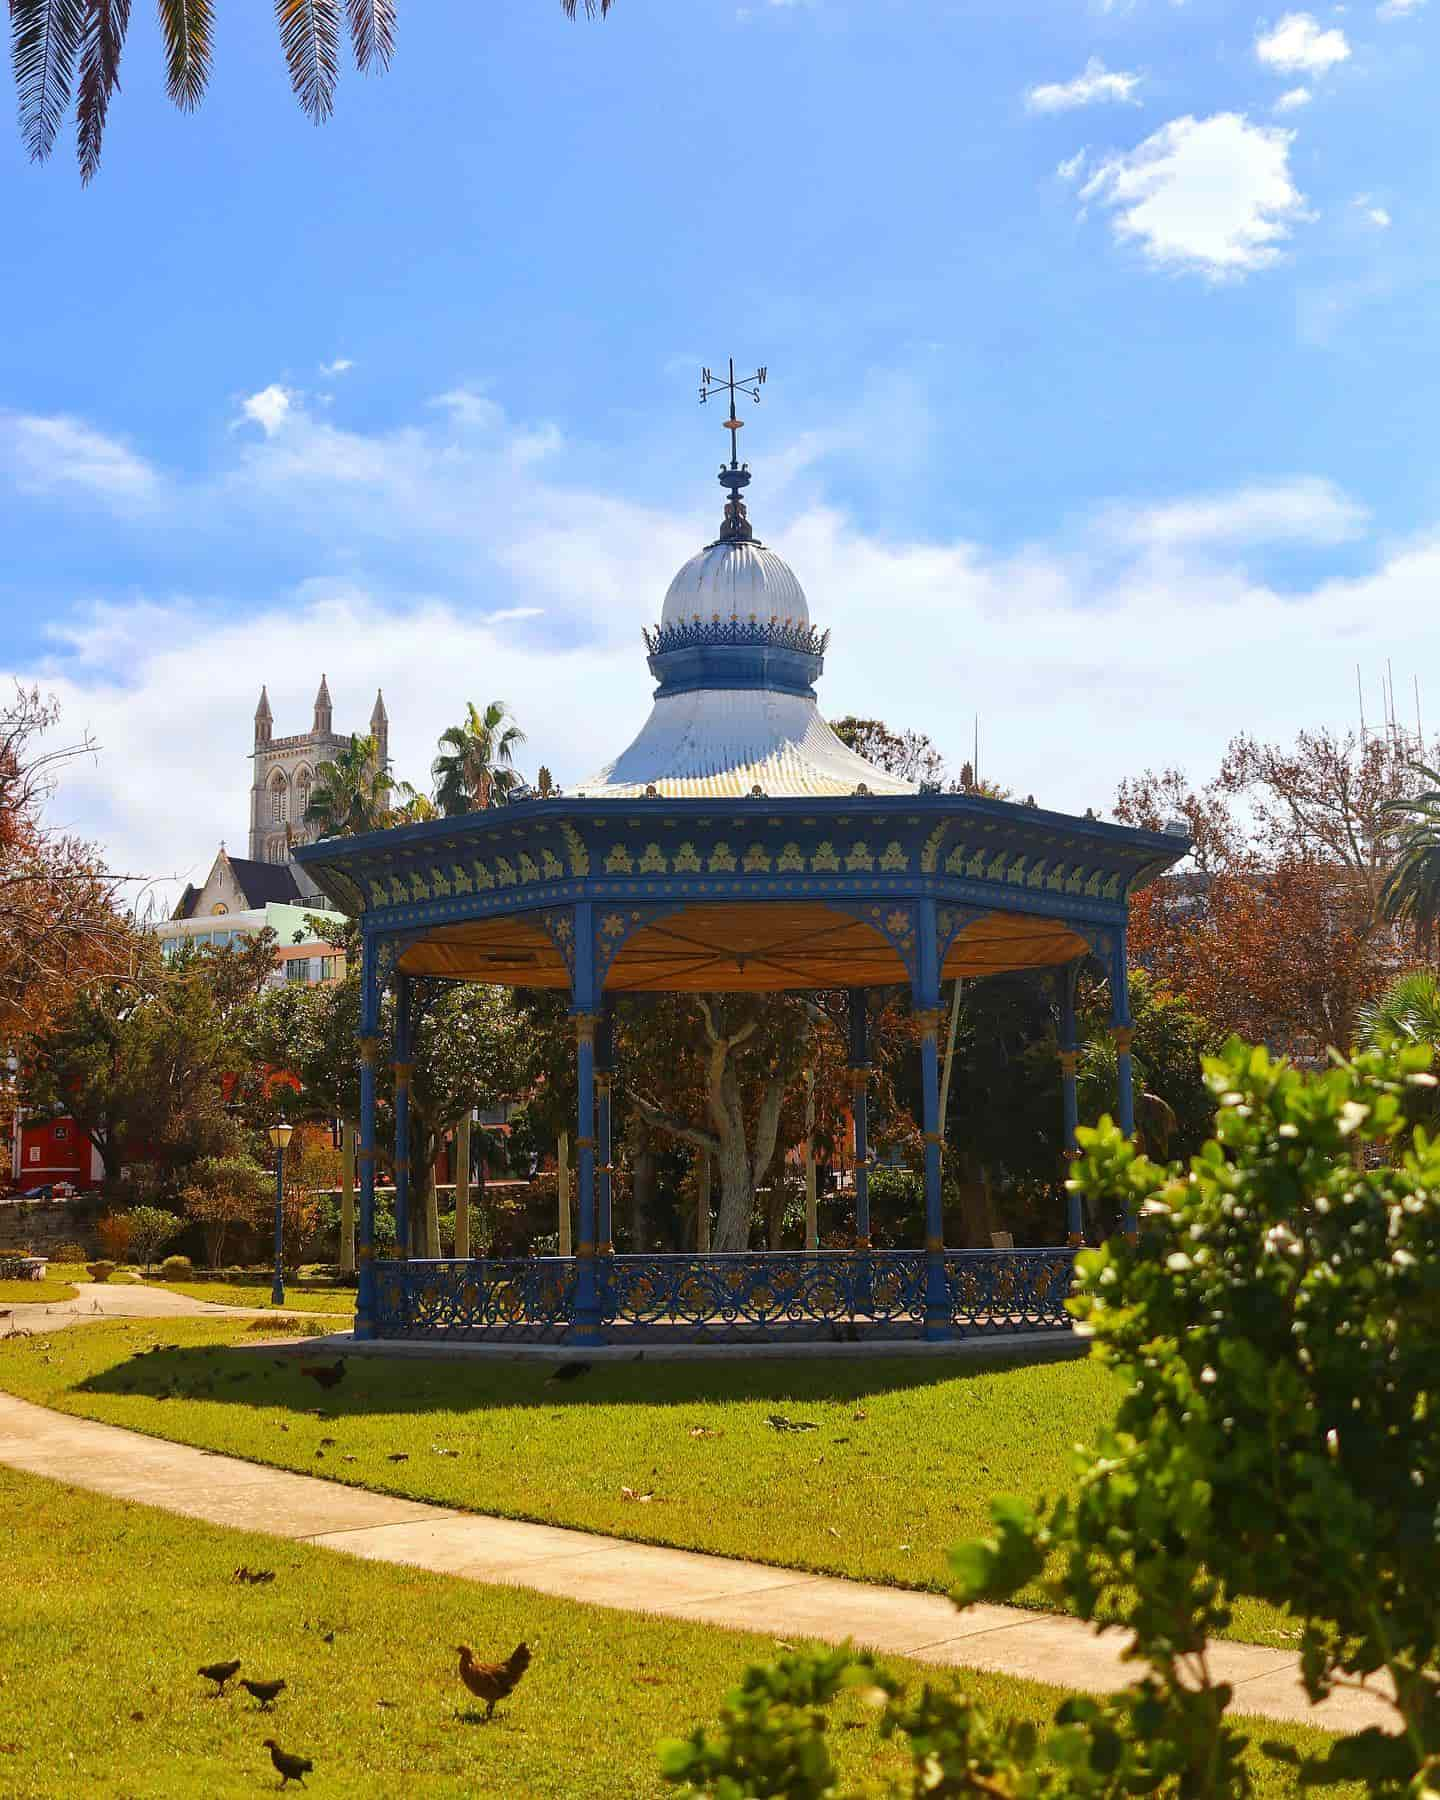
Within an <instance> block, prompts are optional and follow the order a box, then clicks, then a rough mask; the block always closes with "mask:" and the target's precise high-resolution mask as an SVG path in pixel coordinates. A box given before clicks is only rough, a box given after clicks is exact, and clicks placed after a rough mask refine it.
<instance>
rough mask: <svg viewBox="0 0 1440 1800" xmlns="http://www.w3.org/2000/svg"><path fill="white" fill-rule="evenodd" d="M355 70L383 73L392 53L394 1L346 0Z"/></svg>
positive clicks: (387, 66) (393, 50)
mask: <svg viewBox="0 0 1440 1800" xmlns="http://www.w3.org/2000/svg"><path fill="white" fill-rule="evenodd" d="M349 13H350V42H351V43H352V44H353V45H354V46H355V66H356V68H357V69H363V70H366V71H368V70H370V69H375V70H377V71H379V72H381V73H383V72H384V71H385V70H386V69H388V68H389V67H390V58H391V57H392V56H393V55H394V54H395V0H349Z"/></svg>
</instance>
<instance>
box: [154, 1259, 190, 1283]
mask: <svg viewBox="0 0 1440 1800" xmlns="http://www.w3.org/2000/svg"><path fill="white" fill-rule="evenodd" d="M160 1273H161V1274H162V1275H163V1276H165V1277H166V1279H167V1280H170V1281H189V1280H190V1278H191V1277H192V1276H193V1275H194V1273H195V1265H194V1264H193V1263H192V1262H191V1260H190V1258H189V1257H188V1256H167V1257H166V1258H165V1260H164V1262H163V1263H161V1265H160Z"/></svg>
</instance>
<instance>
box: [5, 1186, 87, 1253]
mask: <svg viewBox="0 0 1440 1800" xmlns="http://www.w3.org/2000/svg"><path fill="white" fill-rule="evenodd" d="M57 1244H81V1245H83V1246H84V1248H85V1251H86V1253H87V1255H90V1256H94V1255H96V1254H97V1252H98V1250H99V1239H98V1238H97V1237H96V1235H95V1213H94V1209H93V1207H81V1206H76V1205H75V1204H74V1203H73V1202H72V1201H69V1200H14V1201H9V1202H7V1203H6V1204H4V1205H3V1206H0V1250H31V1251H33V1252H34V1253H35V1255H36V1256H49V1255H50V1254H51V1253H52V1252H53V1250H54V1248H55V1246H56V1245H57Z"/></svg>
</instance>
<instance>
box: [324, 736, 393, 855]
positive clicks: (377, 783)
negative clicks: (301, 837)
mask: <svg viewBox="0 0 1440 1800" xmlns="http://www.w3.org/2000/svg"><path fill="white" fill-rule="evenodd" d="M394 792H395V778H394V776H393V775H391V773H390V771H389V770H388V769H387V768H386V767H385V764H384V762H383V760H382V759H381V756H380V747H379V745H378V744H377V743H376V742H375V740H374V738H373V737H352V738H351V740H350V747H349V749H348V750H342V751H341V752H340V754H339V756H337V757H336V758H335V760H334V762H328V763H322V764H321V765H320V769H319V772H318V773H317V775H316V777H315V785H314V787H313V788H311V790H310V804H309V806H307V807H306V809H305V823H306V824H307V825H318V826H319V828H320V829H319V832H318V834H317V835H318V836H320V837H322V838H327V837H357V836H358V835H359V834H360V833H361V832H362V831H381V830H383V829H384V827H385V826H387V825H389V824H392V823H393V822H394V815H393V807H392V796H393V794H394Z"/></svg>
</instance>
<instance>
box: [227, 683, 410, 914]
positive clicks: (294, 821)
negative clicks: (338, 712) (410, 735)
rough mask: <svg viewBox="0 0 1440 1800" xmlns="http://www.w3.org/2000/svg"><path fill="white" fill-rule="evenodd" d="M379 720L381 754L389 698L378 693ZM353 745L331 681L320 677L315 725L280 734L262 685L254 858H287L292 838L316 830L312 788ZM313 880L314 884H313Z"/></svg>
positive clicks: (253, 799)
mask: <svg viewBox="0 0 1440 1800" xmlns="http://www.w3.org/2000/svg"><path fill="white" fill-rule="evenodd" d="M377 719H378V720H379V730H380V732H381V733H382V734H383V735H382V737H381V754H382V755H383V754H384V753H385V746H386V744H387V743H388V738H389V731H390V725H389V721H388V719H387V718H386V716H385V703H384V701H383V700H380V699H377V700H376V702H375V712H374V713H373V714H372V715H371V719H370V729H371V731H372V732H374V731H375V730H376V720H377ZM349 747H350V735H349V733H348V732H338V733H337V732H336V730H335V724H334V710H333V707H332V705H331V701H330V684H329V682H328V681H327V680H326V678H325V676H323V675H322V676H321V677H320V686H319V688H318V689H317V690H316V694H315V708H314V713H313V715H312V718H311V724H310V729H309V731H306V732H298V733H296V734H295V735H294V736H293V737H276V736H275V735H274V718H273V716H272V714H271V711H270V696H269V693H268V692H267V690H266V689H265V688H261V690H260V704H259V705H258V706H257V707H256V708H255V747H254V751H253V760H254V768H255V773H254V777H253V779H252V781H251V784H250V844H249V851H250V859H251V861H252V862H269V863H287V862H289V860H290V847H291V845H292V844H305V843H309V842H310V840H311V839H312V838H313V837H314V836H315V828H314V826H313V825H307V824H306V823H305V813H306V811H307V809H308V808H309V805H310V793H311V790H312V788H313V787H314V786H315V782H316V780H317V778H318V776H319V773H320V771H321V769H323V768H324V766H325V765H326V763H332V762H334V761H335V759H336V757H337V756H339V755H340V753H341V751H343V750H348V749H349ZM307 885H308V884H307Z"/></svg>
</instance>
